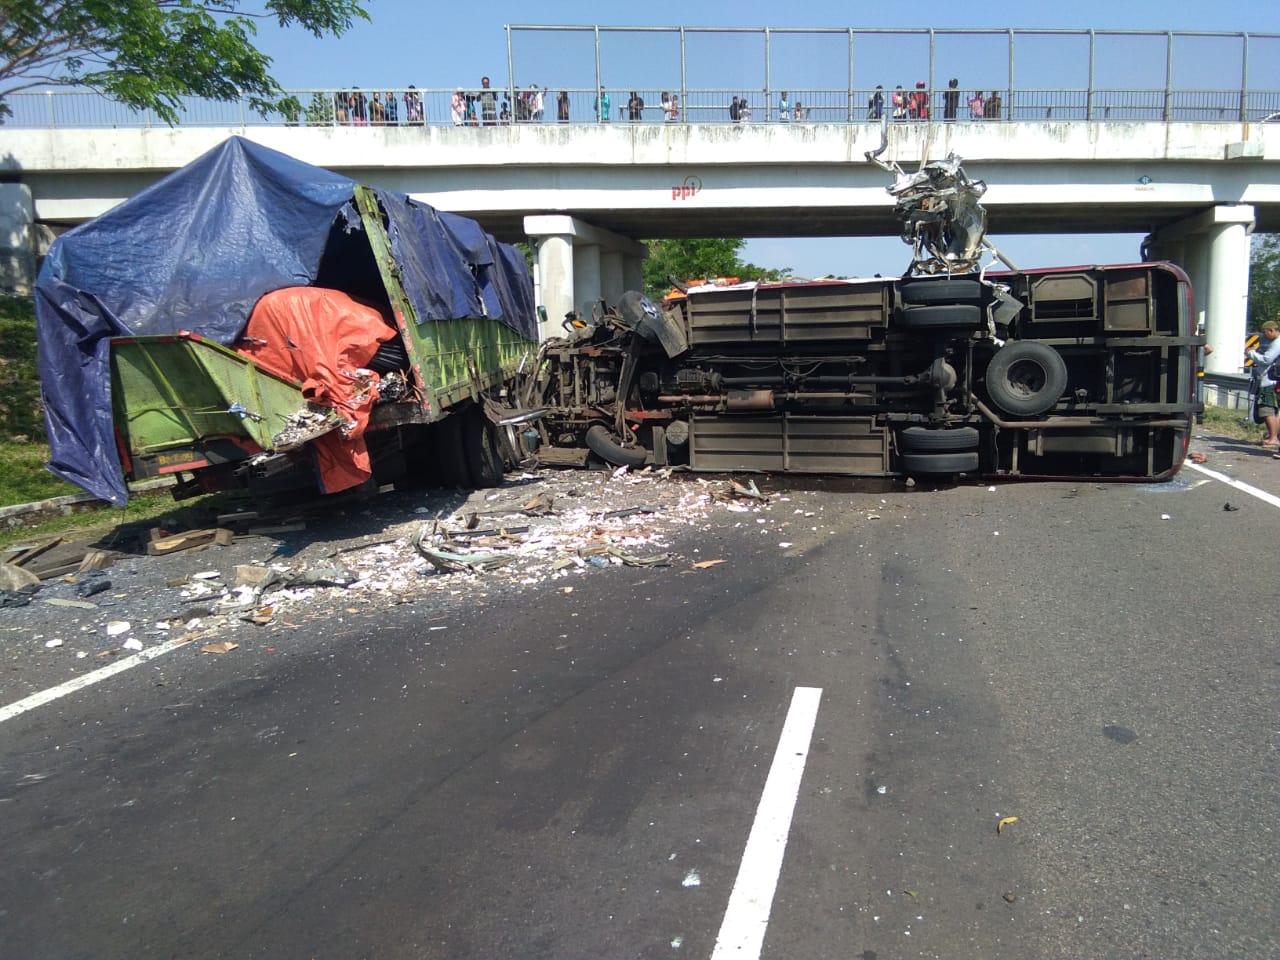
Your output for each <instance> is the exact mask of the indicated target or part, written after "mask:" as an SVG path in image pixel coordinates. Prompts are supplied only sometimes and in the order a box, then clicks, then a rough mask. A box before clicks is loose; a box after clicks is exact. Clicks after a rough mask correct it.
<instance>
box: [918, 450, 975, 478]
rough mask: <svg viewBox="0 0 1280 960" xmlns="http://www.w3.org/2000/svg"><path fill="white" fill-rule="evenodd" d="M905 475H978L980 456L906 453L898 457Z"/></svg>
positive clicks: (973, 454)
mask: <svg viewBox="0 0 1280 960" xmlns="http://www.w3.org/2000/svg"><path fill="white" fill-rule="evenodd" d="M898 461H899V464H900V465H901V467H902V472H903V473H911V474H923V473H932V474H939V473H977V472H978V454H977V452H976V451H975V452H973V453H904V454H902V455H900V456H899V457H898Z"/></svg>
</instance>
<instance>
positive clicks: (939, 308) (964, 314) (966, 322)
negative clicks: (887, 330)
mask: <svg viewBox="0 0 1280 960" xmlns="http://www.w3.org/2000/svg"><path fill="white" fill-rule="evenodd" d="M980 323H982V310H981V309H980V308H979V307H977V306H975V305H974V304H970V303H937V304H929V305H928V306H920V307H903V308H902V310H901V311H900V312H899V313H898V326H900V327H902V328H903V329H906V330H955V329H957V328H964V329H973V328H974V327H977V326H978V325H979V324H980Z"/></svg>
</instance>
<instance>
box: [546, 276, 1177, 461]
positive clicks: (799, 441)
mask: <svg viewBox="0 0 1280 960" xmlns="http://www.w3.org/2000/svg"><path fill="white" fill-rule="evenodd" d="M1190 296H1191V293H1190V287H1189V284H1188V281H1187V277H1186V275H1185V274H1184V273H1183V272H1182V271H1181V270H1179V269H1178V268H1177V267H1175V266H1172V265H1169V264H1164V263H1143V264H1133V265H1129V266H1115V267H1076V268H1068V269H1052V270H1033V271H1026V272H1005V273H1000V274H988V275H980V274H972V275H961V276H955V275H953V276H916V277H907V278H901V279H881V278H877V279H870V280H848V281H818V282H802V283H760V284H756V283H750V284H735V285H731V286H727V287H726V286H716V285H704V286H701V287H695V288H690V289H689V290H688V291H687V293H686V295H685V296H682V297H677V298H675V299H673V300H668V301H664V302H663V304H662V305H661V306H660V307H659V306H657V305H655V304H653V303H652V302H650V301H649V300H647V299H645V298H644V297H643V296H641V295H640V294H638V293H628V294H626V295H624V296H623V298H622V299H621V300H620V302H619V303H618V305H617V308H616V309H614V310H610V311H608V312H606V313H604V314H603V315H601V316H598V317H597V318H595V320H594V321H593V322H592V323H591V324H589V325H588V326H587V327H586V328H585V329H582V330H576V331H572V332H571V333H570V335H569V336H568V337H565V338H561V339H557V340H554V341H549V342H547V343H545V344H543V346H542V348H541V352H540V355H539V365H538V367H537V370H538V376H537V377H536V378H535V379H533V380H531V381H530V382H529V383H528V384H527V385H526V394H525V396H524V403H525V404H526V405H528V406H543V407H545V408H546V409H547V411H548V412H547V414H546V416H545V417H544V418H543V420H542V421H541V422H540V427H539V430H540V436H539V438H538V440H539V441H540V442H541V443H542V445H543V449H542V450H541V451H540V456H541V457H542V458H543V459H544V460H546V461H549V462H577V461H579V460H582V459H584V458H585V457H586V455H587V454H588V453H591V452H593V453H594V454H596V455H597V456H598V457H600V458H602V459H604V460H606V461H608V462H610V463H614V464H631V465H638V464H641V463H650V462H651V463H655V464H687V465H688V466H689V467H690V468H692V469H694V470H707V471H718V470H741V469H751V470H761V471H778V472H789V473H791V472H794V473H833V474H847V475H862V476H885V475H915V476H921V475H924V476H938V475H955V474H981V475H985V476H992V477H997V476H1002V477H1028V478H1030V477H1042V478H1047V477H1093V478H1098V479H1152V480H1159V479H1166V478H1168V477H1170V476H1172V475H1173V473H1174V472H1175V471H1176V470H1177V469H1178V467H1179V466H1180V465H1181V463H1182V460H1183V457H1184V455H1185V451H1186V446H1187V442H1188V439H1189V437H1190V432H1191V428H1192V425H1193V423H1194V417H1195V414H1196V412H1197V411H1198V410H1199V409H1200V407H1199V405H1198V403H1197V401H1196V397H1195V382H1196V363H1197V348H1198V346H1199V345H1200V344H1201V342H1202V340H1201V339H1200V338H1197V337H1195V336H1192V335H1191V329H1190V323H1191V303H1190Z"/></svg>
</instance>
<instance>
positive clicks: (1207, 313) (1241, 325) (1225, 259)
mask: <svg viewBox="0 0 1280 960" xmlns="http://www.w3.org/2000/svg"><path fill="white" fill-rule="evenodd" d="M1253 224H1254V210H1253V207H1252V206H1250V205H1248V204H1223V205H1220V206H1216V207H1213V208H1211V209H1209V210H1206V211H1205V212H1204V213H1202V214H1199V215H1197V216H1195V217H1191V218H1189V219H1187V220H1182V221H1179V222H1178V223H1173V224H1170V225H1168V226H1166V227H1161V228H1160V230H1159V231H1157V232H1156V233H1155V234H1153V235H1152V237H1151V243H1150V245H1149V246H1150V249H1151V250H1152V253H1153V254H1154V255H1155V256H1156V257H1158V258H1160V259H1169V260H1173V261H1174V262H1175V263H1177V264H1178V265H1179V266H1181V267H1182V268H1183V269H1184V270H1186V271H1187V276H1188V277H1190V278H1191V287H1192V291H1193V293H1194V296H1195V304H1196V318H1195V319H1196V320H1198V321H1201V322H1203V324H1204V331H1205V336H1206V337H1208V339H1209V343H1210V344H1211V345H1212V347H1213V353H1212V354H1211V355H1210V356H1209V357H1208V358H1206V360H1205V369H1206V370H1208V371H1209V372H1210V373H1239V372H1240V368H1241V364H1242V363H1243V355H1242V351H1243V346H1244V337H1245V307H1246V305H1247V304H1248V300H1249V234H1250V233H1252V232H1253ZM1175 254H1181V259H1177V258H1176V257H1175Z"/></svg>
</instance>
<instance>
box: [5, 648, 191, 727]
mask: <svg viewBox="0 0 1280 960" xmlns="http://www.w3.org/2000/svg"><path fill="white" fill-rule="evenodd" d="M190 642H191V640H190V639H189V638H182V637H175V638H174V639H172V640H166V641H165V642H164V643H161V644H157V645H156V646H154V647H148V648H147V649H145V650H142V651H139V652H138V653H135V654H134V655H133V656H131V657H125V658H124V659H123V660H117V661H116V662H115V663H112V664H110V665H108V666H105V667H102V668H101V669H98V670H95V671H93V673H86V674H83V675H82V676H79V677H76V678H75V679H73V680H68V681H67V682H66V683H60V684H58V685H57V686H56V687H50V688H49V689H48V690H41V691H40V692H39V693H33V694H31V696H29V697H24V698H23V699H21V700H19V701H17V702H16V703H11V704H9V705H8V706H7V707H0V723H4V722H5V721H6V720H12V719H13V718H14V717H16V716H19V715H21V714H24V713H26V712H27V711H28V710H34V709H35V708H36V707H40V706H44V704H46V703H50V702H52V701H54V700H57V699H58V698H59V697H65V696H66V695H67V694H69V693H75V692H76V691H77V690H83V689H84V688H85V687H91V686H93V685H94V684H95V683H101V682H102V681H103V680H106V679H107V678H108V677H113V676H115V675H116V674H117V673H121V672H123V671H125V670H129V669H132V668H133V667H137V666H141V665H142V664H144V663H146V662H147V661H148V660H154V659H155V658H156V657H158V656H161V655H162V654H166V653H168V652H169V651H170V650H177V649H178V647H182V646H186V645H187V644H188V643H190Z"/></svg>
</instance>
